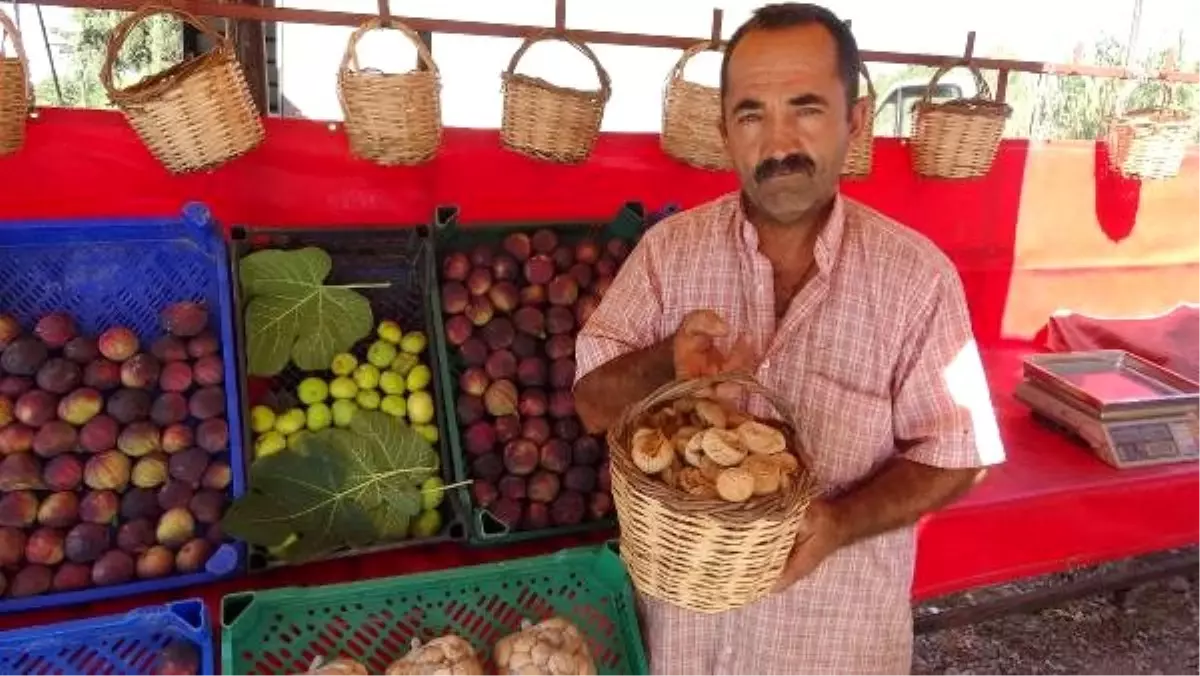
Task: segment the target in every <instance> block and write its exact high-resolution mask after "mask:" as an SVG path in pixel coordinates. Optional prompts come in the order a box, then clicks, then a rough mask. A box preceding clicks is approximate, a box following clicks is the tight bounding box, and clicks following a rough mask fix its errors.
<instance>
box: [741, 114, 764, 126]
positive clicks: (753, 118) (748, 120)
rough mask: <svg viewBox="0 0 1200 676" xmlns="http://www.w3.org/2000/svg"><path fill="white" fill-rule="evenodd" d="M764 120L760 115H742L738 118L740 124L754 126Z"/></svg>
mask: <svg viewBox="0 0 1200 676" xmlns="http://www.w3.org/2000/svg"><path fill="white" fill-rule="evenodd" d="M761 119H762V115H760V114H758V113H742V114H741V115H740V116H739V117H738V122H740V123H742V124H752V123H755V122H758V121H759V120H761Z"/></svg>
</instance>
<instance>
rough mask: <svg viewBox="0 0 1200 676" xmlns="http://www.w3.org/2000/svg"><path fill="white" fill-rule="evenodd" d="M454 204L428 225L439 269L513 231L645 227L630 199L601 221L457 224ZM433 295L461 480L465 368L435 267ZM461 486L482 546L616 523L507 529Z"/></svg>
mask: <svg viewBox="0 0 1200 676" xmlns="http://www.w3.org/2000/svg"><path fill="white" fill-rule="evenodd" d="M458 217H459V213H458V208H457V207H453V206H443V207H438V209H437V211H436V214H435V217H434V226H433V250H434V253H433V268H434V269H435V270H440V269H441V261H442V258H443V257H444V256H445V255H446V254H448V253H451V252H455V251H462V252H467V251H470V250H471V249H472V248H474V247H475V246H478V245H480V244H488V245H495V246H497V247H499V245H500V242H501V241H502V240H503V239H504V238H505V237H506V236H507V235H508V234H509V233H512V232H526V233H530V234H532V233H533V232H534V231H535V230H539V229H542V228H549V229H552V230H554V231H555V232H556V233H557V234H558V236H559V238H560V240H561V241H562V242H564V243H569V244H573V243H575V242H578V241H579V240H581V239H583V238H584V237H585V236H593V237H596V236H598V237H600V238H601V239H604V238H608V237H622V238H625V239H628V240H630V242H631V244H632V243H635V242H637V240H638V239H640V237H641V235H642V232H643V230H644V228H645V223H646V217H645V209H644V208H643V206H642V205H641V204H640V203H637V202H629V203H627V204H625V205H624V206H623V207H621V209H620V211H619V212H618V213H617V215H616V216H615V217H614V218H613V219H612V220H611V221H608V222H607V223H605V222H578V221H576V222H563V221H553V222H543V223H534V222H525V223H516V224H512V223H509V224H490V223H489V224H483V225H475V224H472V225H469V226H463V225H460V224H459V223H458ZM434 276H435V281H434V282H433V284H432V286H433V290H432V294H433V298H432V300H431V302H430V309H431V311H432V313H433V320H432V323H433V326H432V329H431V337H432V340H433V342H434V343H435V344H436V348H437V350H438V351H439V354H438V364H439V366H440V368H441V371H440V373H439V374H438V375H439V378H440V379H441V383H440V393H441V396H442V399H443V408H444V410H445V415H446V420H447V422H446V438H447V439H448V440H449V442H450V460H451V462H452V463H453V465H454V480H455V481H456V482H466V481H469V480H470V479H471V476H470V472H469V471H468V468H467V461H466V454H465V451H464V450H463V443H462V435H461V433H460V429H459V427H460V426H459V422H458V410H457V404H456V402H457V398H458V394H459V391H458V390H459V388H458V377H459V375H461V374H462V372H463V370H464V367H463V364H462V361H461V360H460V359H459V358H458V355H456V354H454V353H453V352H452V350H451V349H450V347H449V344H448V343H447V342H446V329H445V318H444V316H443V314H442V294H441V283H440V281H438V280H440V274H439V273H437V272H434ZM460 490H461V497H460V504H462V505H465V508H464V511H465V512H466V513H467V519H466V520H467V539H468V541H469V542H470V543H471V544H472V545H476V546H486V545H499V544H508V543H512V542H522V541H528V540H534V539H540V538H547V537H554V536H558V535H567V534H573V533H583V532H589V531H596V530H600V529H611V528H614V527H615V526H616V518H615V517H613V518H608V519H602V520H599V521H591V522H585V523H582V524H579V525H577V526H556V527H550V528H543V529H539V530H509V529H508V528H507V527H506V526H505V525H504V524H502V523H500V522H499V521H497V520H496V519H495V518H493V517H492V516H491V514H490V513H488V512H487V510H486V509H481V508H479V507H477V506H476V505H475V503H474V500H473V499H472V497H471V491H470V487H469V486H464V487H463V488H461V489H460Z"/></svg>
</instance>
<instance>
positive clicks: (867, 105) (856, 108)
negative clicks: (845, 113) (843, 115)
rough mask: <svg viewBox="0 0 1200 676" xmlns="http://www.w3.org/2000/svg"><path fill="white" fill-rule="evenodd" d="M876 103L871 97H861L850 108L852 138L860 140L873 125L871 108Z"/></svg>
mask: <svg viewBox="0 0 1200 676" xmlns="http://www.w3.org/2000/svg"><path fill="white" fill-rule="evenodd" d="M872 105H874V102H873V101H872V100H871V97H869V96H860V97H859V98H858V100H857V101H855V102H854V105H853V106H850V138H858V137H859V135H860V134H862V133H863V132H864V131H866V129H867V127H868V125H870V124H871V118H872V114H871V113H872V112H874V111H872V110H871V106H872Z"/></svg>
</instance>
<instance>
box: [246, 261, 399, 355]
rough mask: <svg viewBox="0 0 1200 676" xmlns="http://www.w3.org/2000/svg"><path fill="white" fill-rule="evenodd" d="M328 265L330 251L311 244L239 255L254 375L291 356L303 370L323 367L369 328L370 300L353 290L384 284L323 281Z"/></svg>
mask: <svg viewBox="0 0 1200 676" xmlns="http://www.w3.org/2000/svg"><path fill="white" fill-rule="evenodd" d="M332 267H333V263H332V261H331V260H330V258H329V254H327V253H325V252H324V251H322V250H321V249H318V248H315V247H307V248H304V249H296V250H293V251H283V250H278V249H266V250H263V251H256V252H255V253H252V254H250V255H249V256H246V257H245V258H243V259H242V261H241V263H240V265H239V269H238V272H239V279H240V281H241V285H242V289H243V292H244V293H245V295H246V297H247V304H246V317H245V319H246V360H247V370H248V371H249V372H250V373H251V374H252V375H257V376H270V375H275V374H277V373H279V372H280V371H282V370H283V369H284V367H286V366H287V364H288V361H289V360H291V361H294V362H295V363H296V366H298V367H300V368H301V369H303V370H305V371H318V370H323V369H326V368H328V367H329V362H330V361H332V360H333V357H334V355H336V354H338V353H339V352H345V351H348V350H349V349H350V348H351V347H353V346H354V344H355V343H356V342H358V341H359V340H361V339H362V338H364V337H365V336H367V335H368V334H370V333H371V328H372V326H373V325H374V315H373V314H372V312H371V304H370V302H368V301H367V299H366V298H365V297H363V296H362V294H360V293H358V292H357V291H354V289H355V288H362V287H377V286H388V284H386V283H384V284H361V285H357V284H351V285H342V286H331V285H327V284H325V278H326V277H328V276H329V272H330V270H331V269H332Z"/></svg>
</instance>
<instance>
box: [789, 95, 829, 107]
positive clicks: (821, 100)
mask: <svg viewBox="0 0 1200 676" xmlns="http://www.w3.org/2000/svg"><path fill="white" fill-rule="evenodd" d="M788 104H790V105H793V106H827V105H829V101H827V100H825V97H824V96H821V95H820V94H800V95H798V96H793V97H792V98H790V99H788Z"/></svg>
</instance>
